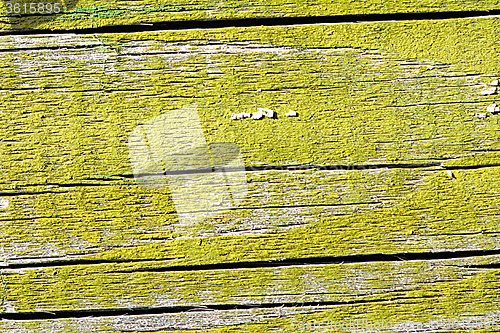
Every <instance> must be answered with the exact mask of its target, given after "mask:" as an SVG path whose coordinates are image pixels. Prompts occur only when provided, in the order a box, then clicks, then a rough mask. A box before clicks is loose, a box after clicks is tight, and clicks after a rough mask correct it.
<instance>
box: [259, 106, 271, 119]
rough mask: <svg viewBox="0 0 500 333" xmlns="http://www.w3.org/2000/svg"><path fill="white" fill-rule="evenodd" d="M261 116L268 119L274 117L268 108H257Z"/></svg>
mask: <svg viewBox="0 0 500 333" xmlns="http://www.w3.org/2000/svg"><path fill="white" fill-rule="evenodd" d="M257 110H259V111H260V112H262V114H263V115H264V116H266V117H268V118H272V117H274V111H273V110H271V109H268V108H257Z"/></svg>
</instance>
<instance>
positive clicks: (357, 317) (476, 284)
mask: <svg viewBox="0 0 500 333" xmlns="http://www.w3.org/2000/svg"><path fill="white" fill-rule="evenodd" d="M497 262H498V256H489V257H482V258H478V257H476V258H474V257H472V258H464V259H451V260H435V261H413V262H412V261H399V262H391V263H387V262H371V263H354V264H343V263H340V264H333V265H308V266H302V267H275V268H257V269H242V270H209V271H206V270H205V271H197V270H194V271H182V272H155V271H154V267H151V265H149V264H147V265H143V264H141V265H133V266H132V265H129V264H125V265H123V264H113V265H98V266H83V265H82V266H80V267H53V268H45V269H30V270H6V271H4V273H3V274H4V283H5V288H4V302H5V304H6V305H7V306H8V307H9V308H11V309H14V308H15V309H17V310H18V311H30V312H32V313H34V314H39V313H42V314H43V313H49V314H50V313H51V312H52V311H61V310H63V311H64V310H80V311H86V310H88V309H106V308H110V309H124V310H125V311H126V309H130V310H129V312H130V313H129V315H122V316H113V315H111V314H108V315H103V316H98V318H88V317H87V316H85V314H84V313H83V317H87V318H78V317H82V313H80V312H78V311H75V312H73V315H72V314H71V313H70V314H68V317H65V318H64V319H58V320H46V321H43V322H39V323H36V322H30V321H28V320H25V321H24V322H23V321H18V322H15V323H16V326H14V325H13V323H14V322H10V321H2V323H1V324H0V325H1V327H3V328H4V329H7V328H9V327H26V328H27V329H28V330H27V331H30V330H29V328H31V329H33V328H35V327H36V328H38V329H40V328H42V327H43V328H44V330H45V331H51V332H52V331H68V332H69V331H70V330H71V329H74V327H75V325H80V326H84V327H86V329H85V330H86V331H90V330H95V331H97V332H123V331H126V332H151V331H161V332H164V331H165V332H166V331H168V330H171V329H176V330H208V329H211V330H214V331H216V332H218V331H227V330H232V329H234V330H239V331H243V332H247V331H248V332H250V331H266V330H269V329H271V328H274V329H277V330H279V331H283V332H295V331H297V328H301V329H300V331H305V332H317V331H318V330H320V329H321V330H324V331H325V332H349V331H352V326H351V328H350V329H349V327H347V326H348V325H372V326H373V325H378V326H383V327H382V328H383V329H382V330H381V331H384V332H394V331H401V332H404V331H405V330H410V329H413V330H417V329H420V330H421V331H433V332H446V330H448V331H449V330H451V329H453V330H458V331H459V332H465V331H468V332H484V331H488V332H495V331H496V330H497V329H498V319H499V316H500V311H499V310H500V309H499V307H498V304H499V302H498V295H497V292H496V290H498V287H499V286H498V281H499V278H498V275H499V270H498V269H494V268H490V269H488V268H487V266H488V264H490V263H497ZM134 266H135V267H134ZM140 266H142V267H140ZM482 266H486V268H483V267H482ZM141 268H142V269H144V268H148V269H153V271H140V270H137V269H141ZM388 276H390V278H388ZM176 306H184V307H188V308H189V309H185V310H183V311H179V312H174V313H168V312H169V311H173V309H174V308H175V307H176ZM223 306H226V307H227V308H225V309H220V308H221V307H223ZM238 307H243V309H241V308H238ZM148 308H149V309H150V310H151V311H157V314H155V315H151V314H150V315H142V316H139V315H135V316H134V315H133V312H132V311H134V309H135V311H137V309H148ZM162 312H163V313H162ZM94 315H95V314H94ZM350 322H351V324H349V323H350ZM336 323H337V325H340V323H342V324H343V325H345V327H344V329H339V327H337V328H335V327H334V326H332V325H335V324H336ZM356 323H357V324H356ZM395 327H397V328H399V329H395ZM56 328H57V330H56ZM363 328H365V329H366V327H359V326H358V329H363Z"/></svg>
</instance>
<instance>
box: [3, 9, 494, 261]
mask: <svg viewBox="0 0 500 333" xmlns="http://www.w3.org/2000/svg"><path fill="white" fill-rule="evenodd" d="M496 22H497V19H496V18H489V19H474V20H451V21H446V22H415V23H373V24H362V25H336V26H315V27H312V26H304V27H294V28H290V27H287V28H285V27H275V28H248V29H222V30H218V31H212V32H210V33H209V34H208V35H207V33H206V32H204V31H187V32H182V33H180V32H176V33H173V32H163V33H155V34H147V33H140V34H129V35H106V36H85V37H76V36H57V37H43V36H41V37H30V38H25V37H23V38H20V37H4V38H3V43H2V44H1V45H2V47H3V49H4V52H2V53H1V56H2V57H3V59H4V60H3V63H4V66H3V68H1V75H2V76H3V77H4V78H5V79H4V81H3V93H2V95H1V100H2V107H3V111H4V112H3V114H2V116H3V117H2V122H3V124H2V128H4V131H3V132H2V133H1V136H2V138H1V141H2V143H1V149H2V152H3V154H2V156H1V164H2V177H3V179H5V181H4V183H3V184H2V189H1V191H2V192H3V196H4V198H6V199H8V200H9V207H8V208H7V209H5V210H4V211H3V212H2V214H3V216H2V223H3V226H4V229H3V230H4V235H5V238H4V241H3V244H4V247H5V248H6V249H7V250H6V251H7V253H8V258H10V259H16V258H27V257H28V258H29V257H31V258H32V259H37V258H45V257H52V256H58V257H67V256H69V257H71V258H73V257H80V256H82V255H87V254H88V255H90V256H91V257H104V258H115V257H125V258H130V257H134V258H165V257H167V258H178V259H179V260H180V261H179V262H184V263H210V262H221V261H233V260H245V259H248V260H250V259H264V260H265V259H273V258H283V257H296V256H315V255H327V254H328V255H343V254H352V253H377V252H401V251H419V250H432V249H443V248H444V249H447V248H449V247H451V246H453V248H456V249H460V248H467V249H475V248H484V249H486V248H488V249H492V248H497V245H496V243H493V242H491V240H492V238H491V237H492V236H491V235H492V233H493V234H494V233H496V232H498V226H497V221H496V218H495V216H496V215H497V214H498V208H497V207H498V190H497V189H496V187H495V186H493V185H492V184H498V172H497V171H496V170H497V169H498V167H493V166H488V165H492V164H493V165H494V164H495V163H498V149H499V148H498V147H499V141H498V133H499V123H498V116H496V115H492V116H491V117H488V118H486V119H477V118H475V117H474V116H471V115H470V113H471V112H483V111H484V110H485V109H486V106H487V105H488V104H489V103H491V102H493V101H495V95H491V96H482V95H480V93H479V92H480V91H481V90H482V89H484V86H482V85H481V84H480V83H481V82H483V83H489V82H490V81H491V80H493V79H495V78H496V76H495V74H496V73H497V72H496V71H495V69H497V67H498V62H497V61H496V59H497V58H496V56H497V52H496V49H495V47H494V45H495V41H494V40H495V37H494V36H495V35H492V34H491V30H494V29H497V28H496V26H497V25H496ZM375 31H378V33H377V34H374V32H375ZM429 31H430V32H431V33H430V34H427V35H425V34H424V32H429ZM464 31H467V32H468V33H467V34H464ZM403 35H404V36H406V38H402V36H403ZM278 36H279V37H278ZM317 36H329V38H325V37H322V38H320V39H316V38H318V37H317ZM389 36H394V37H393V38H389ZM381 37H383V38H381ZM417 37H418V38H419V39H418V38H417ZM228 39H230V40H231V41H228ZM410 41H412V43H411V44H412V46H411V48H410ZM457 42H458V44H457ZM16 43H17V44H16ZM65 43H66V44H65ZM431 43H434V44H431ZM481 43H486V44H484V45H483V46H482V48H481V47H479V45H480V44H481ZM430 44H431V47H429V45H430ZM53 45H58V47H61V49H60V50H59V51H58V52H55V51H54V50H53V49H52V48H51V47H52V46H53ZM64 45H67V47H64ZM347 45H350V46H349V47H347ZM466 45H469V46H468V47H467V48H466V47H465V46H466ZM458 50H462V51H463V52H461V53H457V52H458ZM258 89H261V91H260V92H258V91H259V90H258ZM193 102H196V103H197V104H198V110H199V115H200V119H201V120H202V123H203V130H204V134H205V136H206V138H207V141H208V142H231V143H234V144H237V145H238V146H239V147H240V149H241V151H242V154H243V157H244V160H245V164H246V165H247V166H258V165H289V164H297V163H305V164H318V165H337V164H342V165H344V164H345V165H372V164H380V163H394V164H403V165H404V164H408V163H416V164H422V163H435V164H439V163H443V165H445V166H449V167H466V166H469V167H478V168H476V169H463V170H455V171H454V175H455V176H456V179H451V178H449V176H448V175H447V174H446V171H445V170H444V169H443V168H441V167H439V166H437V165H436V166H433V167H428V168H427V169H411V168H410V169H408V168H396V169H390V170H383V169H381V170H378V171H377V170H370V169H367V170H357V171H353V170H350V171H349V170H345V171H314V170H310V171H307V172H286V171H280V172H277V173H276V172H275V173H272V172H261V173H252V174H249V175H248V180H247V181H248V186H249V189H250V192H249V196H248V198H247V200H246V201H245V202H244V203H242V207H247V208H251V207H258V206H261V208H259V209H254V210H251V209H237V210H235V211H230V212H226V213H224V214H220V215H217V216H215V217H214V218H213V219H212V220H211V221H210V222H207V223H205V224H198V225H195V226H194V228H182V227H179V226H178V225H176V221H177V217H176V215H175V213H174V206H173V202H172V201H171V200H169V198H170V197H169V192H168V191H167V190H147V189H144V188H141V187H139V186H137V185H136V184H135V183H134V182H133V180H131V179H127V178H124V177H125V176H131V175H132V170H131V165H130V160H129V152H128V146H127V141H128V135H129V134H130V132H131V131H132V130H133V129H134V128H135V127H136V126H138V125H140V124H142V123H143V122H145V121H147V120H149V119H151V118H152V117H155V116H158V115H160V114H163V113H165V112H168V111H169V110H173V109H176V108H179V107H183V106H185V105H189V104H191V103H193ZM258 107H269V108H272V109H274V110H275V111H276V112H277V114H278V116H277V118H276V119H264V120H261V121H251V120H248V119H247V120H241V121H235V120H231V119H229V118H228V116H229V115H230V114H231V113H232V112H234V111H236V110H239V111H241V110H245V111H252V110H254V111H255V109H256V108H258ZM289 109H292V110H296V111H297V112H298V114H299V116H298V117H296V118H288V117H283V114H284V113H285V112H288V110H289ZM254 177H255V178H254ZM283 183H286V184H287V185H286V186H285V187H284V188H288V189H289V192H286V191H285V190H282V189H280V186H282V187H283ZM319 184H321V185H320V188H321V187H322V188H323V192H321V191H318V190H317V189H315V188H314V187H315V186H317V185H319ZM323 184H324V185H323ZM318 205H320V206H318ZM321 205H323V206H321ZM325 205H326V206H325ZM316 206H318V207H316ZM26 221H29V224H28V225H27V224H26V223H27V222H26ZM367 221H372V222H371V223H367ZM293 225H298V226H302V227H293V228H290V226H293ZM347 226H350V228H352V227H353V226H354V227H355V229H347V231H344V230H345V227H347ZM374 226H376V227H374ZM61 230H64V232H61ZM332 230H337V231H336V232H334V233H333V234H332ZM351 231H352V232H351ZM276 232H277V234H274V235H275V236H273V234H272V233H276ZM245 233H249V234H251V235H258V237H257V238H256V239H252V241H248V240H247V238H246V237H247V236H246V235H245ZM387 233H389V236H388V238H390V239H393V240H394V239H405V240H406V241H405V242H387V239H386V238H383V239H381V238H380V236H377V235H387ZM448 234H454V235H455V236H453V237H454V243H453V244H454V245H450V242H449V237H450V236H449V235H448ZM208 235H210V237H213V238H214V239H213V241H212V242H211V243H206V244H205V245H204V247H203V248H200V247H199V246H194V244H198V243H199V239H198V238H199V237H204V236H208ZM183 236H186V237H188V238H183ZM299 240H300V244H304V245H303V246H296V245H297V243H296V242H297V241H299ZM317 240H323V241H322V242H318V241H317ZM304 241H305V243H303V242H304ZM309 244H323V245H322V246H319V247H318V246H317V245H315V246H314V247H311V246H310V245H309ZM341 244H342V245H341ZM135 245H137V246H136V247H135ZM123 246H132V247H131V248H129V247H127V248H123ZM229 249H231V250H229ZM255 249H260V250H258V251H256V250H255Z"/></svg>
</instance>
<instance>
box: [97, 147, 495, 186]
mask: <svg viewBox="0 0 500 333" xmlns="http://www.w3.org/2000/svg"><path fill="white" fill-rule="evenodd" d="M377 143H385V142H381V141H379V142H377ZM449 159H452V158H447V159H443V160H449ZM498 166H500V164H499V163H495V164H479V165H473V166H449V167H447V166H443V164H442V163H408V164H404V163H389V164H364V165H309V164H301V165H268V166H247V167H245V168H243V167H227V168H203V169H192V170H177V171H165V172H163V173H161V174H154V173H141V174H136V175H133V174H121V175H112V176H111V177H121V178H127V179H131V178H143V177H155V178H158V177H162V176H173V175H187V174H201V173H211V172H224V173H226V172H242V171H247V172H251V171H285V170H286V171H300V170H315V169H316V170H328V171H332V170H376V169H418V168H430V167H442V168H443V169H446V170H468V169H469V170H470V169H481V168H490V167H498ZM88 179H89V180H90V179H95V178H88ZM115 179H116V178H115Z"/></svg>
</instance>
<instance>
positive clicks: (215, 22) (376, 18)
mask: <svg viewBox="0 0 500 333" xmlns="http://www.w3.org/2000/svg"><path fill="white" fill-rule="evenodd" d="M499 14H500V10H481V11H479V10H476V11H447V12H420V13H394V14H361V15H333V16H302V17H259V18H241V19H207V20H184V21H164V22H142V23H134V24H128V25H108V26H102V27H98V28H84V29H67V30H49V29H33V30H6V31H0V36H5V35H40V34H43V35H55V34H67V33H73V34H101V33H123V32H143V31H159V30H187V29H217V28H226V27H256V26H283V25H288V26H293V25H304V24H332V23H354V24H357V23H365V22H387V21H390V22H395V21H417V20H444V19H457V18H473V17H488V16H496V15H499Z"/></svg>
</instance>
